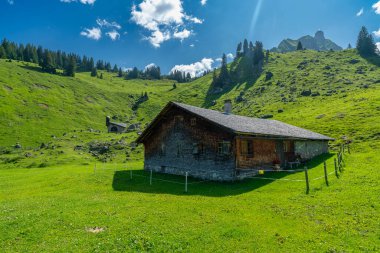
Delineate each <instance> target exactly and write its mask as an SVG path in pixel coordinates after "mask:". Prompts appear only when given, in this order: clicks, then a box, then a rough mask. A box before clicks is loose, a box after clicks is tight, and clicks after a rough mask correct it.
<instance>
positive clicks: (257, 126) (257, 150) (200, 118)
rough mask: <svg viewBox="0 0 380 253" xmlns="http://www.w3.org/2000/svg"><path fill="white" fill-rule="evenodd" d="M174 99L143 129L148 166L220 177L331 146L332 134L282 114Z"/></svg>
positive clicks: (249, 171)
mask: <svg viewBox="0 0 380 253" xmlns="http://www.w3.org/2000/svg"><path fill="white" fill-rule="evenodd" d="M231 108H232V105H231V101H230V100H227V101H226V103H225V106H224V109H225V110H224V112H219V111H214V110H209V109H203V108H199V107H195V106H191V105H187V104H182V103H176V102H169V103H168V104H167V105H166V106H165V108H164V109H163V110H162V111H161V112H160V113H159V115H158V116H157V117H156V118H155V119H154V120H153V121H152V123H151V124H150V125H149V126H148V127H147V128H146V129H145V131H143V132H142V134H141V135H140V136H139V138H138V139H137V143H143V144H144V148H145V153H144V155H145V157H144V168H145V169H146V170H153V171H157V172H163V173H170V174H177V175H184V174H185V173H186V172H188V174H189V175H190V176H193V177H198V178H202V179H210V180H217V181H226V180H236V179H242V178H244V177H247V176H251V175H254V174H256V173H257V171H258V170H259V169H262V168H270V167H274V166H276V167H279V166H281V167H285V166H286V165H287V164H289V163H291V162H294V161H296V159H300V160H308V159H311V158H313V157H315V156H317V155H320V154H323V153H327V152H328V142H329V141H331V140H333V139H332V138H330V137H328V136H325V135H322V134H318V133H315V132H312V131H309V130H306V129H303V128H299V127H296V126H292V125H289V124H286V123H283V122H280V121H277V120H267V119H258V118H250V117H244V116H239V115H234V114H232V113H231Z"/></svg>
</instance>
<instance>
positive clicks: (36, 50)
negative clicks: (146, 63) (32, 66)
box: [0, 39, 119, 76]
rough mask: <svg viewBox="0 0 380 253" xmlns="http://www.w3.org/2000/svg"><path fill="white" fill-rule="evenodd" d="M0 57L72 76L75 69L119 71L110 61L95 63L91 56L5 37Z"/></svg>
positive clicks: (0, 49)
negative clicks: (23, 42)
mask: <svg viewBox="0 0 380 253" xmlns="http://www.w3.org/2000/svg"><path fill="white" fill-rule="evenodd" d="M0 58H3V59H4V58H5V59H10V60H19V61H25V62H32V63H36V64H38V65H40V66H41V68H42V70H43V71H46V72H49V73H56V70H57V69H60V70H63V71H64V74H65V75H67V76H74V75H75V72H77V71H83V72H85V71H93V70H94V68H96V69H98V70H106V71H108V72H118V71H119V68H118V67H117V65H114V67H113V68H112V67H111V63H109V62H104V61H102V60H99V61H97V62H96V63H95V62H94V59H93V58H92V57H87V56H85V55H84V56H83V57H81V56H80V55H77V54H73V53H70V54H67V53H65V52H62V51H60V50H58V51H53V50H48V49H45V48H43V47H41V46H34V45H32V44H29V43H28V44H26V45H25V46H24V45H23V44H16V43H14V42H10V41H8V40H7V39H3V40H2V42H1V44H0Z"/></svg>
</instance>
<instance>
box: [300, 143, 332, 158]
mask: <svg viewBox="0 0 380 253" xmlns="http://www.w3.org/2000/svg"><path fill="white" fill-rule="evenodd" d="M294 149H295V150H294V151H295V154H296V155H297V154H298V155H300V156H301V158H302V159H303V160H309V159H311V158H313V157H316V156H318V155H321V154H325V153H328V152H329V147H328V142H327V141H295V143H294Z"/></svg>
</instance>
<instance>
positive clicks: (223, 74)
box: [216, 54, 230, 87]
mask: <svg viewBox="0 0 380 253" xmlns="http://www.w3.org/2000/svg"><path fill="white" fill-rule="evenodd" d="M229 81H230V73H229V72H228V67H227V56H226V54H223V56H222V66H221V68H220V73H219V76H218V79H217V83H216V86H219V87H224V86H225V85H228V83H229Z"/></svg>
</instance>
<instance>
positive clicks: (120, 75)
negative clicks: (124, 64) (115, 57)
mask: <svg viewBox="0 0 380 253" xmlns="http://www.w3.org/2000/svg"><path fill="white" fill-rule="evenodd" d="M117 76H118V77H123V70H122V69H121V68H119V73H118V75H117Z"/></svg>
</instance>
